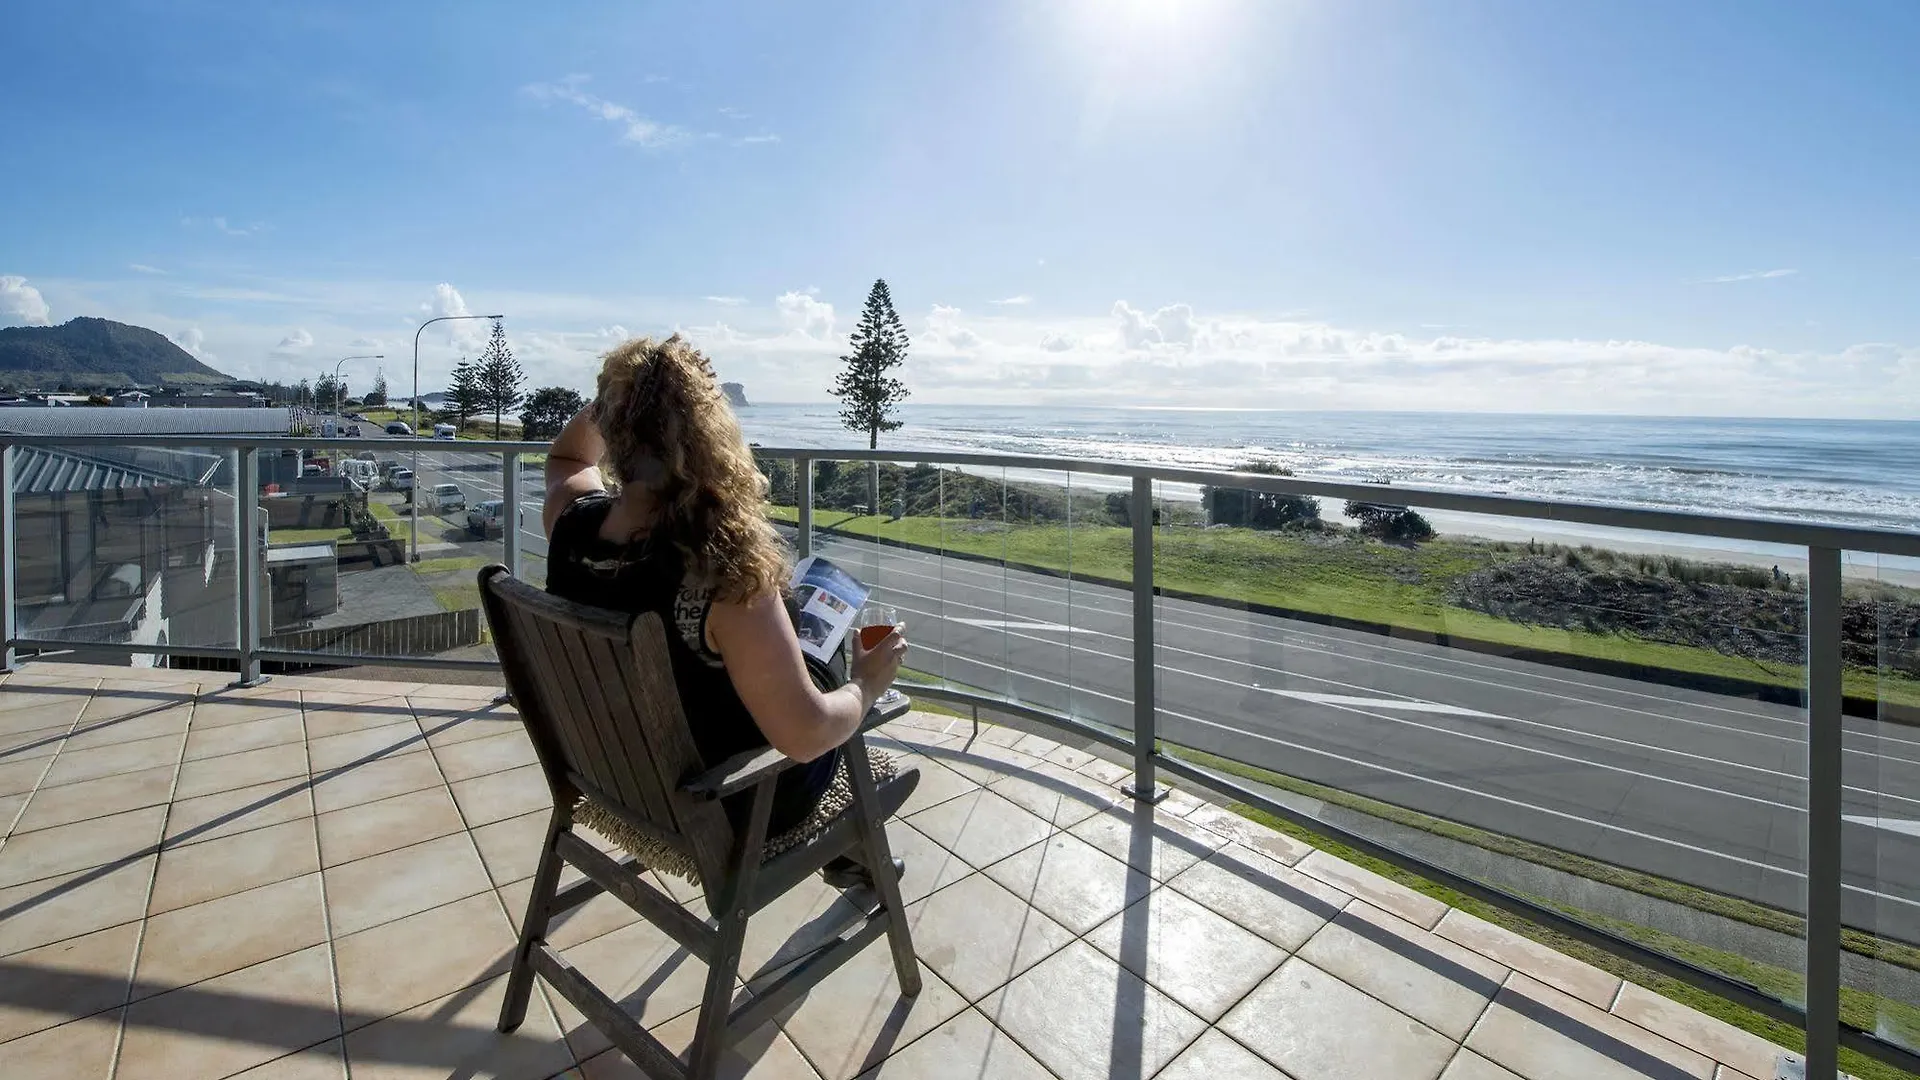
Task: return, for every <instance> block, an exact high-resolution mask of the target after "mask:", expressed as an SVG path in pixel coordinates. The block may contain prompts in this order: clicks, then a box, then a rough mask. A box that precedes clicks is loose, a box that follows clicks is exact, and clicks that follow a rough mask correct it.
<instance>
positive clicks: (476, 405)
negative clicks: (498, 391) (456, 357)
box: [446, 356, 485, 427]
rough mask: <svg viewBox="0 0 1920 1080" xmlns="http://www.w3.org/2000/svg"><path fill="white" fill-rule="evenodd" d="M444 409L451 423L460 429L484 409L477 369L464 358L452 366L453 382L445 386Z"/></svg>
mask: <svg viewBox="0 0 1920 1080" xmlns="http://www.w3.org/2000/svg"><path fill="white" fill-rule="evenodd" d="M446 407H447V412H448V413H449V414H451V415H452V416H453V422H454V423H455V424H456V425H458V426H460V427H465V426H466V425H467V421H468V420H471V419H473V416H474V414H475V413H477V412H479V411H480V410H481V409H482V408H484V407H485V403H484V402H483V401H482V400H481V390H480V371H479V368H478V366H477V365H475V364H474V363H473V362H472V361H470V360H468V359H467V358H466V357H464V356H463V357H461V358H460V362H459V363H458V364H455V365H454V366H453V382H452V383H451V384H449V385H448V386H447V402H446Z"/></svg>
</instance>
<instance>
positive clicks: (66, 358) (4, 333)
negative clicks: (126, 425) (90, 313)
mask: <svg viewBox="0 0 1920 1080" xmlns="http://www.w3.org/2000/svg"><path fill="white" fill-rule="evenodd" d="M232 381H234V380H233V378H232V376H229V375H225V374H222V373H221V372H218V371H215V370H214V369H212V368H210V367H208V366H207V365H205V364H203V363H201V362H200V361H198V360H195V359H194V358H193V354H192V353H189V352H187V351H186V350H185V349H182V348H181V347H180V346H178V345H175V344H174V343H173V342H171V341H168V340H167V339H166V337H165V336H164V335H161V334H158V333H156V332H154V331H152V330H149V329H147V328H146V327H144V326H129V325H127V324H126V323H118V322H114V321H113V320H111V319H90V318H78V319H72V320H69V321H68V322H64V323H61V324H60V325H59V326H9V327H5V328H4V329H0V383H4V384H7V385H9V386H12V387H14V388H16V389H26V388H30V387H31V388H36V389H53V388H55V387H58V386H63V385H64V386H71V387H74V388H82V387H93V386H127V385H132V384H139V385H143V386H155V385H159V384H162V383H165V384H168V385H184V384H194V383H198V384H206V383H229V382H232Z"/></svg>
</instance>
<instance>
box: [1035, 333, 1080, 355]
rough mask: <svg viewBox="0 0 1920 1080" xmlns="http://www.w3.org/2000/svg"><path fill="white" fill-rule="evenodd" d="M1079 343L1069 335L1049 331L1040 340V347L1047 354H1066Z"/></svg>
mask: <svg viewBox="0 0 1920 1080" xmlns="http://www.w3.org/2000/svg"><path fill="white" fill-rule="evenodd" d="M1078 344H1079V342H1077V341H1075V340H1074V339H1073V335H1071V334H1056V333H1054V332H1053V331H1051V330H1049V331H1047V332H1046V333H1045V334H1044V335H1042V336H1041V338H1040V347H1041V348H1042V349H1045V350H1047V351H1048V352H1067V351H1069V350H1071V349H1072V348H1073V347H1074V346H1076V345H1078Z"/></svg>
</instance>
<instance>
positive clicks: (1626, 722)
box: [815, 537, 1920, 942]
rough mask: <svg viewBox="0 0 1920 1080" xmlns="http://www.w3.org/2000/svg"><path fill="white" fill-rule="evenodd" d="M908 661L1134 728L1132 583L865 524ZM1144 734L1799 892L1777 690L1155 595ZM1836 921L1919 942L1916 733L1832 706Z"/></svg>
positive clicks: (850, 551)
mask: <svg viewBox="0 0 1920 1080" xmlns="http://www.w3.org/2000/svg"><path fill="white" fill-rule="evenodd" d="M815 549H816V550H817V551H819V552H820V553H822V554H825V555H827V556H828V557H830V558H832V559H834V560H835V561H836V562H839V563H841V564H842V565H843V566H845V567H847V568H848V569H849V570H851V571H853V572H854V573H855V574H856V575H857V576H859V577H860V578H862V580H865V581H867V582H869V583H870V584H873V585H874V586H875V599H877V600H878V601H880V602H882V603H887V604H891V605H893V606H895V607H897V608H899V609H901V611H902V617H903V618H904V619H906V620H907V622H908V638H909V640H910V641H911V642H912V644H913V650H914V652H913V659H912V660H911V661H910V663H911V664H912V666H914V667H916V668H919V669H921V670H925V671H930V672H933V673H935V674H939V675H943V676H945V677H947V678H949V679H952V680H954V681H956V682H960V683H965V684H968V685H971V686H976V687H982V688H984V689H986V690H988V691H990V692H993V693H998V694H1004V695H1006V696H1008V697H1011V698H1013V699H1016V700H1019V701H1023V702H1027V703H1030V704H1033V705H1036V706H1039V707H1042V708H1046V709H1050V710H1054V711H1057V712H1063V713H1067V714H1070V715H1074V716H1078V717H1080V718H1083V719H1087V720H1093V721H1097V722H1100V723H1103V724H1108V725H1112V726H1114V727H1120V728H1127V729H1130V728H1131V727H1132V719H1133V706H1132V686H1133V669H1132V661H1131V649H1132V627H1133V623H1132V619H1133V615H1132V598H1131V594H1130V593H1129V592H1127V591H1125V590H1121V589H1115V588H1112V587H1109V586H1103V585H1090V584H1086V583H1081V582H1068V581H1066V580H1064V579H1060V578H1054V577H1047V576H1043V575H1037V574H1030V573H1025V572H1021V571H1017V570H1002V569H1001V568H999V567H995V566H992V565H988V564H982V563H978V562H970V561H965V560H961V559H943V558H941V557H939V556H937V555H933V554H926V553H921V552H914V551H909V550H905V549H900V548H891V547H883V546H879V545H874V544H871V543H859V542H855V541H844V540H833V539H829V538H824V537H823V538H819V539H818V540H817V542H816V546H815ZM1155 625H1156V631H1155V636H1156V641H1157V643H1158V654H1159V669H1158V676H1157V688H1158V693H1159V704H1160V708H1159V710H1158V716H1159V721H1158V722H1159V725H1160V735H1161V737H1162V738H1163V739H1166V740H1169V741H1172V742H1175V743H1178V744H1182V745H1186V746H1191V747H1194V748H1197V749H1201V750H1207V751H1210V752H1213V753H1217V754H1220V755H1222V756H1225V757H1230V758H1233V759H1236V760H1239V761H1243V762H1247V763H1251V764H1256V765H1262V766H1266V767H1269V768H1272V769H1274V770H1276V771H1279V772H1283V773H1287V774H1289V775H1293V776H1298V777H1301V778H1303V779H1307V780H1312V781H1315V782H1318V783H1322V784H1325V785H1327V786H1329V787H1334V788H1339V789H1341V790H1344V791H1350V792H1355V793H1358V794H1362V795H1367V796H1371V797H1373V798H1377V799H1380V800H1382V801H1385V802H1390V803H1394V804H1396V805H1399V806H1404V807H1407V808H1410V809H1415V810H1419V811H1422V812H1424V813H1428V814H1432V815H1435V816H1438V817H1444V818H1448V819H1450V820H1454V821H1459V822H1463V823H1466V824H1471V825H1476V826H1480V827H1482V828H1486V829H1490V830H1492V831H1495V832H1500V833H1505V834H1508V835H1512V836H1518V837H1522V838H1525V839H1528V840H1532V841H1535V842H1538V843H1542V844H1546V845H1549V846H1552V847H1556V848H1560V849H1562V850H1566V851H1571V852H1577V853H1580V854H1584V855H1588V856H1590V857H1593V858H1596V859H1600V860H1603V861H1606V862H1609V863H1614V864H1616V865H1621V866H1628V867H1633V868H1635V869H1640V870H1644V871H1646V872H1649V873H1653V874H1658V875H1661V876H1664V877H1670V878H1674V879H1677V880H1681V881H1686V882H1690V883H1692V884H1696V885H1699V886H1701V887H1704V888H1709V889H1714V890H1716V891H1720V892H1724V893H1728V894H1731V895H1734V896H1739V897H1744V898H1748V899H1752V900H1757V901H1760V902H1763V903H1767V904H1770V905H1773V906H1777V907H1783V908H1788V909H1799V908H1801V907H1802V906H1803V904H1804V900H1803V895H1804V888H1805V881H1804V878H1803V877H1802V875H1801V873H1800V872H1801V870H1802V869H1803V868H1804V866H1805V857H1804V854H1803V849H1804V845H1805V823H1806V814H1805V805H1806V781H1805V775H1806V746H1805V732H1806V724H1805V721H1804V718H1803V716H1802V715H1801V714H1800V713H1799V712H1798V711H1797V710H1795V709H1792V708H1787V707H1781V706H1773V705H1768V704H1763V703H1759V702H1754V701H1749V700H1743V699H1738V698H1731V697H1723V696H1717V695H1713V694H1707V693H1700V692H1694V691H1688V690H1680V689H1675V688H1671V687H1665V686H1658V685H1652V684H1647V683H1636V682H1633V681H1630V680H1626V679H1618V678H1612V677H1608V676H1603V675H1590V674H1586V673H1583V672H1577V671H1570V670H1567V669H1563V668H1555V667H1550V666H1546V665H1540V664H1532V663H1527V662H1523V661H1517V660H1509V659H1505V658H1502V657H1496V656H1489V655H1485V654H1481V653H1472V652H1465V651H1461V650H1454V649H1447V648H1444V647H1440V646H1433V645H1428V644H1424V643H1420V642H1413V641H1405V640H1395V639H1391V638H1385V637H1381V636H1378V635H1374V634H1368V633H1363V632H1357V631H1343V630H1338V629H1333V628H1329V627H1325V626H1320V625H1317V624H1312V623H1305V622H1300V621H1297V620H1289V619H1283V618H1277V617H1273V616H1267V615H1261V614H1256V613H1248V612H1235V611H1232V610H1230V609H1227V608H1223V607H1219V606H1215V605H1209V604H1199V603H1192V602H1188V601H1181V600H1171V599H1165V598H1163V599H1162V600H1161V601H1160V603H1159V607H1158V612H1157V619H1156V624H1155ZM1844 742H1845V747H1846V750H1845V755H1844V756H1845V759H1846V763H1845V770H1846V772H1845V782H1846V784H1847V788H1846V791H1845V811H1844V812H1845V813H1846V814H1847V815H1848V817H1849V820H1848V821H1847V823H1846V825H1845V830H1846V834H1845V837H1844V841H1843V842H1844V847H1845V850H1844V851H1843V862H1844V867H1845V875H1846V878H1845V880H1846V883H1847V884H1846V886H1845V888H1846V893H1845V898H1844V903H1845V912H1846V917H1847V922H1848V924H1849V925H1854V926H1859V927H1863V928H1870V929H1876V930H1877V931H1879V932H1881V933H1884V934H1887V935H1889V936H1894V937H1898V938H1901V939H1902V940H1906V941H1910V942H1915V941H1920V835H1916V832H1920V731H1917V730H1915V729H1911V728H1903V727H1895V726H1889V725H1881V724H1879V723H1878V722H1875V721H1870V720H1849V721H1848V722H1847V730H1846V734H1845V739H1844Z"/></svg>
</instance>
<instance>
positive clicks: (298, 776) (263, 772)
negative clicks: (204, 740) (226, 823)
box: [174, 743, 307, 799]
mask: <svg viewBox="0 0 1920 1080" xmlns="http://www.w3.org/2000/svg"><path fill="white" fill-rule="evenodd" d="M306 775H307V747H306V745H305V744H304V743H286V744H284V745H281V746H265V747H261V748H260V749H258V750H247V751H244V752H242V753H238V754H227V755H225V756H224V757H214V758H201V759H200V760H199V761H189V762H185V763H183V764H182V765H181V766H180V783H179V786H178V787H176V788H175V789H174V798H176V799H191V798H195V797H197V796H200V795H213V794H217V793H219V792H222V791H232V790H234V789H235V788H243V787H253V786H254V785H256V784H266V783H271V782H272V781H275V780H304V779H305V778H306Z"/></svg>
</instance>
